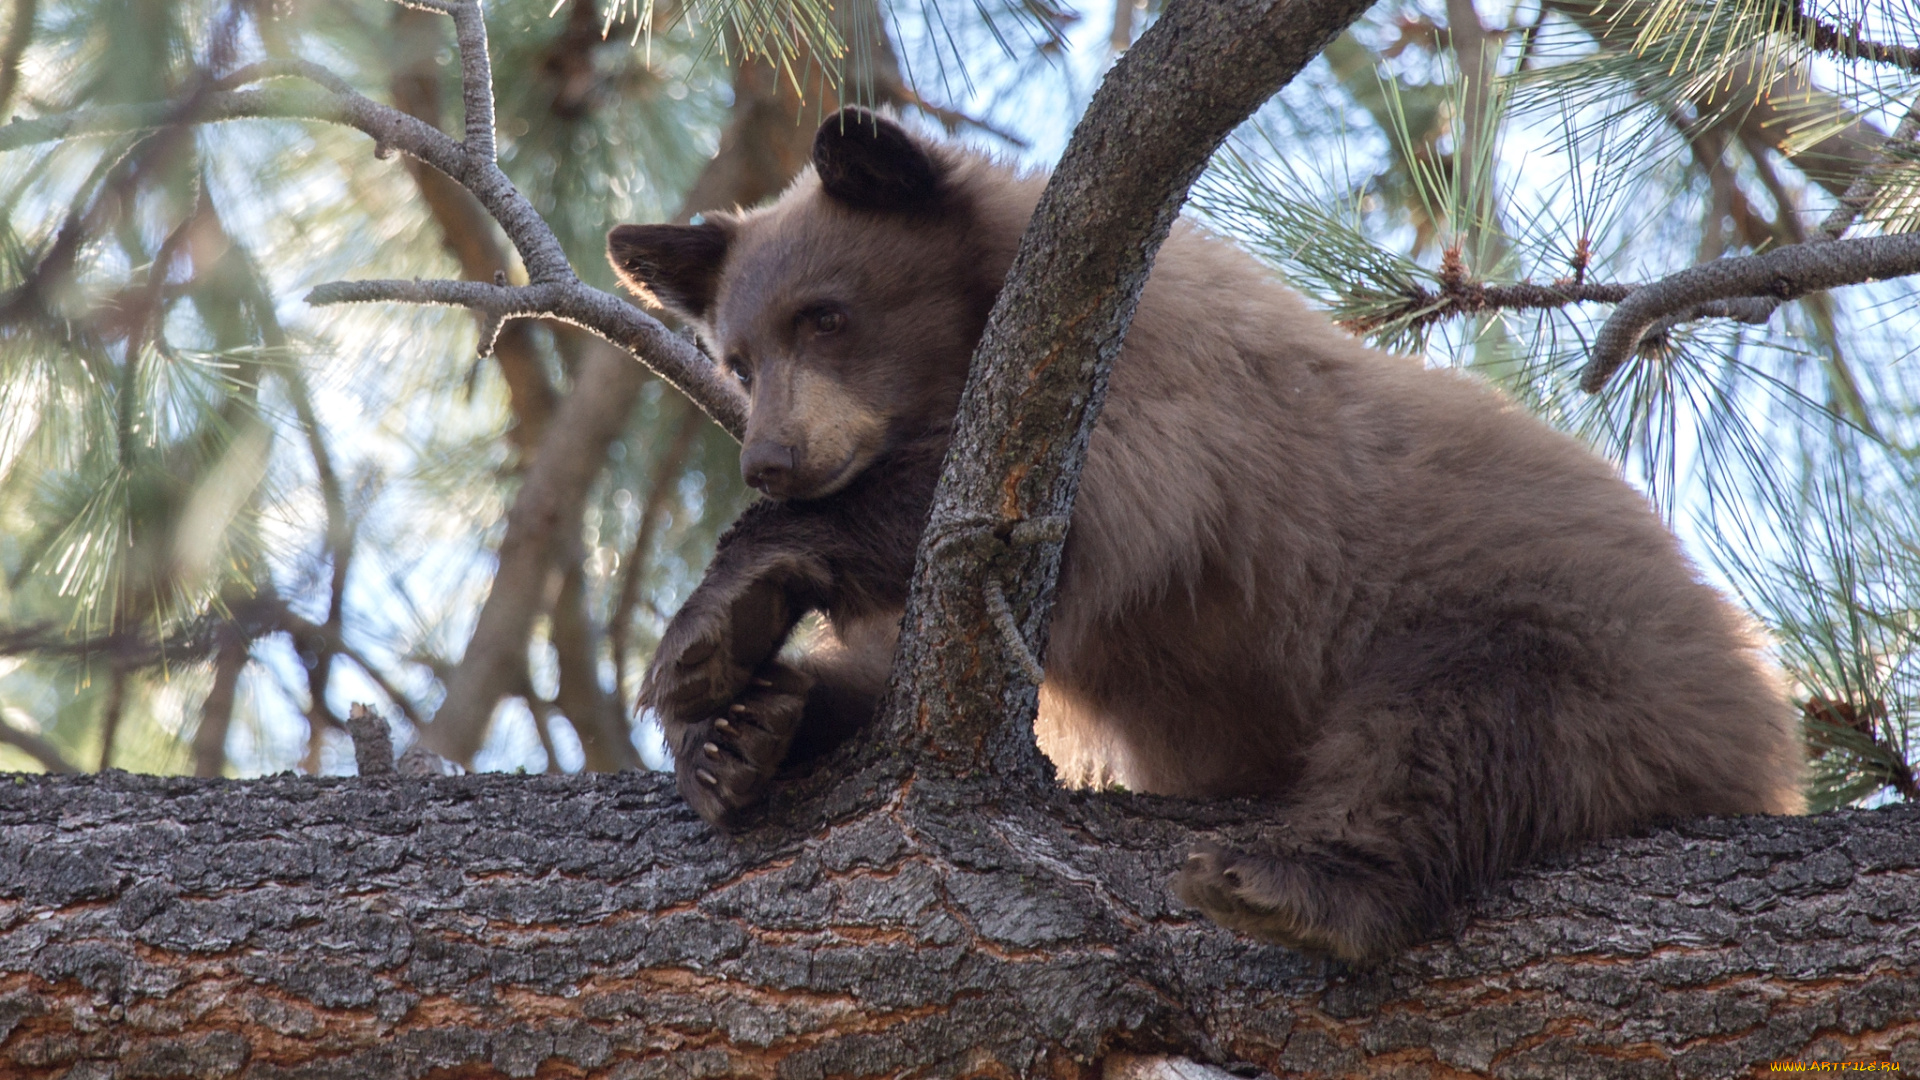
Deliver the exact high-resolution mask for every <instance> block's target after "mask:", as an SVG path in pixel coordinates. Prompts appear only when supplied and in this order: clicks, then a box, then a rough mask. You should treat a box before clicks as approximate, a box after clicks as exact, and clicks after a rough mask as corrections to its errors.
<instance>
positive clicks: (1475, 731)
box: [609, 110, 1802, 960]
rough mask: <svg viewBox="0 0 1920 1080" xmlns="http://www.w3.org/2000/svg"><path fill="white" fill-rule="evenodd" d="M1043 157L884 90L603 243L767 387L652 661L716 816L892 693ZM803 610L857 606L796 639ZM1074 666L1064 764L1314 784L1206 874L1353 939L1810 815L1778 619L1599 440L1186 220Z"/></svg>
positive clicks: (691, 784)
mask: <svg viewBox="0 0 1920 1080" xmlns="http://www.w3.org/2000/svg"><path fill="white" fill-rule="evenodd" d="M1041 183H1042V181H1040V180H1038V179H1033V178H1024V179H1023V178H1020V177H1017V176H1015V175H1014V174H1013V173H1011V172H1010V171H1009V170H1007V169H1005V168H1004V167H1002V166H1000V165H997V164H995V163H993V162H990V161H988V160H986V159H984V158H982V157H979V156H977V155H973V154H970V153H967V152H965V151H961V150H957V149H954V148H951V147H949V146H946V145H943V144H939V143H935V142H931V141H926V140H922V139H920V138H919V137H917V136H915V135H912V134H911V133H909V132H907V131H905V130H904V129H902V128H900V127H899V126H898V125H896V124H894V123H892V122H891V121H888V120H885V119H883V118H879V117H875V116H873V115H872V114H870V113H866V112H863V111H860V110H849V111H847V112H845V113H842V114H841V115H839V116H836V117H834V118H832V119H830V120H829V121H828V122H827V124H826V125H825V126H824V127H822V129H821V131H820V134H819V136H818V139H817V141H816V144H815V153H814V168H813V170H812V171H810V172H809V173H807V174H806V175H804V176H802V177H801V178H800V179H799V180H798V181H796V182H795V183H794V184H793V186H792V187H791V188H790V189H789V190H788V191H787V192H786V193H785V194H784V195H783V196H781V198H780V199H779V200H778V201H776V202H775V203H773V204H772V205H770V206H766V207H763V208H761V209H758V210H752V211H747V212H742V213H734V214H724V215H716V216H714V217H713V218H711V219H710V220H708V221H707V222H706V223H705V224H702V225H696V226H685V227H676V226H632V225H628V226H621V227H620V228H618V229H615V230H614V231H613V233H612V234H611V236H610V237H609V250H610V255H611V258H612V260H613V263H614V266H615V267H616V269H617V270H618V271H619V273H620V274H621V276H622V278H623V279H624V280H626V281H627V282H628V283H629V284H630V285H631V286H632V287H634V288H635V289H636V290H637V291H640V292H641V293H642V294H643V295H646V296H649V297H650V298H652V299H654V300H656V301H657V302H659V303H662V304H664V305H666V306H668V307H670V308H673V309H674V310H676V311H678V312H679V313H680V314H681V315H683V316H684V317H686V318H687V319H689V320H690V321H692V322H693V323H694V324H695V325H696V326H697V327H698V328H699V330H700V332H701V334H702V335H703V337H704V339H705V341H706V343H707V344H708V346H709V347H710V348H711V349H712V351H713V353H714V355H715V356H718V357H722V358H723V359H724V361H725V363H727V364H728V365H729V366H731V367H732V369H733V370H734V371H735V372H737V373H738V374H739V375H740V377H741V378H742V379H743V381H745V382H746V383H747V385H748V387H749V389H750V393H751V396H752V409H751V413H750V420H749V423H748V428H747V434H746V440H745V445H744V447H743V450H742V454H741V466H742V469H743V471H744V472H745V474H746V476H747V479H748V481H749V482H750V483H752V484H754V486H756V487H759V488H761V489H762V490H763V491H765V492H766V493H767V494H769V495H771V496H773V498H771V499H769V500H766V501H762V502H760V503H758V504H757V505H755V506H753V507H752V508H750V509H749V510H748V511H747V512H746V513H745V514H744V515H742V517H741V519H740V520H739V522H738V523H736V525H735V526H734V527H733V529H732V530H731V531H730V532H728V533H727V535H726V536H725V537H723V538H722V540H721V542H720V547H719V550H718V552H717V553H716V554H715V556H714V561H713V564H712V566H711V567H710V568H709V570H708V571H707V574H706V577H705V579H704V580H703V581H702V583H701V585H700V587H699V588H698V589H697V590H696V591H695V592H694V594H693V595H692V597H691V598H690V599H689V600H688V601H687V604H686V605H685V607H684V608H683V609H682V610H681V611H680V613H679V614H678V615H677V616H676V617H675V618H674V620H673V622H672V624H671V625H670V626H669V627H668V630H667V632H666V635H665V637H664V639H663V640H662V642H661V647H660V650H659V653H658V654H657V655H656V657H655V658H654V662H653V664H652V666H651V668H650V670H649V671H648V674H647V679H646V684H645V689H644V700H645V701H646V703H647V704H648V705H650V706H652V707H654V708H655V709H657V710H658V711H659V712H660V714H661V716H662V717H663V719H664V722H665V724H666V727H667V732H668V735H669V739H670V742H671V746H672V748H673V751H674V754H675V759H676V767H677V769H678V772H679V780H680V787H681V790H682V791H683V792H684V793H685V794H686V796H687V798H688V799H689V801H690V802H691V803H692V804H693V805H694V806H695V807H696V808H697V809H698V810H699V811H700V812H701V813H702V814H703V815H705V816H706V817H707V818H708V819H709V820H711V821H714V822H716V823H720V822H724V821H725V820H726V819H727V818H728V816H729V815H730V814H732V813H733V812H735V811H737V810H739V809H741V808H743V807H746V806H748V805H751V804H752V803H753V802H755V801H756V800H757V799H758V798H759V797H760V796H761V794H762V793H763V792H764V790H765V785H766V784H767V783H768V781H769V780H770V779H771V778H772V777H773V775H774V774H775V772H776V771H777V770H778V768H779V767H780V765H781V763H782V762H783V761H784V760H787V759H789V758H790V757H791V756H792V755H794V754H796V753H800V752H806V751H810V750H811V749H814V748H817V747H820V746H825V745H831V744H832V743H834V742H836V741H837V740H840V739H843V738H845V737H846V736H847V735H848V734H849V733H851V732H853V731H855V730H857V728H858V727H859V725H860V724H861V723H863V722H865V721H866V719H867V718H868V717H869V716H870V715H871V713H872V711H873V708H874V702H875V699H876V697H877V695H878V693H879V691H880V689H881V686H882V684H883V681H884V678H885V674H886V670H887V666H888V662H889V660H890V658H891V656H892V650H893V644H894V640H895V637H896V635H897V626H898V619H899V615H900V611H901V607H902V604H903V602H904V600H905V591H906V587H907V582H908V576H909V574H910V572H911V570H912V566H913V552H914V545H915V542H916V540H917V538H918V534H919V532H920V528H921V525H922V524H923V523H924V521H925V519H926V514H927V510H928V506H929V504H930V500H931V493H932V490H933V485H934V482H935V480H936V478H937V474H938V470H939V464H940V460H941V455H942V453H943V452H944V449H945V445H946V440H947V437H948V430H949V428H950V425H951V422H952V417H953V413H954V411H955V408H956V404H957V402H958V400H959V394H960V389H961V384H962V382H963V380H964V379H965V376H966V369H967V362H968V359H969V357H970V356H971V354H972V352H973V348H974V345H975V343H976V342H977V341H978V339H979V336H980V333H981V330H982V328H983V326H984V324H985V320H986V317H987V313H988V309H989V307H990V306H991V304H992V302H993V297H994V294H995V292H996V291H997V290H998V288H999V286H1000V283H1001V282H1002V281H1003V280H1004V278H1005V275H1006V272H1007V269H1008V267H1009V265H1010V264H1011V261H1012V257H1013V252H1014V248H1015V245H1016V244H1017V242H1018V240H1019V237H1020V234H1021V231H1022V229H1023V228H1024V227H1025V224H1026V221H1027V218H1028V217H1029V216H1030V214H1031V212H1032V209H1033V206H1034V204H1035V201H1036V200H1037V198H1038V195H1039V189H1040V186H1041ZM810 610H819V611H822V612H824V613H825V614H826V616H827V617H828V620H829V622H830V625H831V627H832V631H833V633H832V634H831V635H830V637H829V640H828V641H827V642H826V643H825V644H824V645H822V646H820V647H819V648H817V649H815V650H814V651H813V652H812V653H810V654H809V655H808V656H807V657H806V658H805V659H804V660H803V661H802V662H801V663H800V664H799V665H798V666H792V667H790V666H788V665H785V664H782V663H780V662H779V661H778V660H776V659H775V653H776V652H777V650H778V649H779V648H780V646H781V644H782V643H783V642H784V641H785V639H786V638H787V636H788V634H789V633H790V631H791V630H792V628H793V626H794V624H795V622H796V621H797V620H798V619H799V618H800V617H801V616H802V615H804V614H805V613H806V612H807V611H810ZM1045 666H1046V675H1047V677H1046V682H1045V684H1044V686H1043V687H1042V689H1041V710H1040V717H1039V721H1038V734H1039V740H1040V744H1041V747H1042V748H1043V749H1044V750H1045V751H1046V753H1047V755H1048V756H1049V757H1051V758H1052V759H1053V761H1054V762H1055V763H1056V764H1057V765H1058V766H1059V769H1060V773H1061V775H1062V777H1063V778H1064V779H1065V780H1067V781H1068V782H1070V783H1075V784H1085V785H1104V784H1114V783H1117V784H1122V785H1124V786H1126V787H1127V788H1129V789H1132V790H1134V791H1144V792H1158V793H1163V794H1168V795H1182V796H1191V797H1196V798H1212V797H1222V796H1232V795H1257V796H1262V797H1266V798H1270V799H1274V800H1278V801H1280V802H1281V803H1282V804H1283V805H1284V807H1285V810H1284V814H1283V816H1282V818H1281V819H1280V820H1279V821H1278V822H1276V823H1275V826H1274V828H1273V829H1271V830H1270V831H1269V834H1268V839H1267V840H1266V841H1263V847H1262V849H1261V850H1257V851H1234V850H1227V849H1225V848H1221V847H1217V846H1207V847H1203V848H1202V849H1200V850H1198V851H1196V852H1195V853H1194V854H1193V856H1192V857H1191V858H1190V859H1189V860H1188V862H1187V865H1186V867H1185V868H1184V869H1183V871H1182V873H1181V875H1180V877H1179V879H1178V881H1177V882H1176V887H1177V889H1178V890H1179V893H1180V895H1181V896H1182V897H1183V898H1184V899H1186V900H1187V901H1188V902H1190V903H1192V904H1194V905H1195V906H1197V907H1199V908H1201V909H1202V910H1204V911H1206V912H1207V913H1208V914H1209V915H1211V916H1212V917H1214V918H1215V919H1217V920H1219V921H1220V922H1223V923H1225V924H1227V925H1229V926H1232V927H1236V928H1238V929H1241V930H1244V931H1247V932H1249V933H1252V934H1255V935H1258V936H1261V937H1264V938H1267V939H1269V940H1274V941H1279V942H1282V943H1285V944H1289V945H1292V946H1295V947H1299V948H1304V949H1309V950H1313V951H1318V952H1324V953H1330V954H1333V955H1336V956H1339V957H1343V958H1346V959H1349V960H1370V959H1375V958H1378V957H1380V956H1382V955H1385V954H1387V953H1389V952H1391V951H1392V950H1394V949H1396V948H1399V947H1400V946H1402V945H1404V944H1406V943H1407V942H1409V941H1410V940H1412V939H1414V938H1415V937H1417V936H1418V935H1420V934H1422V933H1428V932H1431V931H1432V930H1433V929H1435V928H1436V927H1437V926H1439V925H1440V924H1441V923H1442V922H1443V921H1444V919H1445V916H1446V914H1447V913H1448V912H1449V910H1450V909H1452V908H1453V907H1454V906H1455V905H1456V904H1457V903H1458V902H1459V901H1461V900H1463V899H1465V898H1467V897H1469V896H1470V895H1471V894H1472V893H1473V892H1474V891H1475V890H1476V889H1479V888H1481V887H1482V886H1484V885H1485V884H1486V883H1488V882H1489V881H1490V880H1492V879H1493V878H1495V877H1496V876H1498V875H1499V874H1500V873H1502V872H1503V871H1505V870H1506V869H1508V868H1510V867H1512V866H1514V865H1515V864H1516V863H1519V862H1521V861H1523V860H1526V859H1529V858H1532V857H1535V856H1537V855H1540V854H1542V853H1545V852H1548V851H1552V850H1556V849H1563V848H1566V847H1568V846H1570V845H1574V844H1578V843H1580V842H1582V841H1585V840H1589V839H1592V838H1595V837H1600V836H1606V835H1609V834H1615V833H1620V832H1624V831H1628V830H1632V829H1634V828H1636V827H1638V826H1641V825H1643V824H1645V823H1647V822H1650V821H1653V820H1656V819H1661V818H1672V817H1680V816H1686V815H1695V814H1714V813H1718V814H1738V813H1755V812H1767V813H1792V812H1796V811H1799V810H1800V809H1801V808H1802V803H1801V798H1800V795H1799V793H1798V792H1799V774H1800V757H1801V752H1800V749H1799V741H1798V738H1797V735H1796V728H1795V726H1794V723H1793V719H1792V715H1791V711H1790V709H1789V708H1788V707H1787V705H1786V701H1785V695H1784V692H1783V689H1782V687H1781V685H1780V682H1779V679H1778V676H1777V675H1776V673H1775V671H1774V670H1773V669H1772V668H1771V667H1770V666H1769V665H1768V663H1767V662H1766V660H1765V659H1764V658H1763V657H1762V655H1761V653H1760V650H1759V641H1758V639H1757V637H1756V634H1755V631H1754V629H1753V627H1752V626H1751V625H1750V624H1749V623H1748V621H1747V620H1746V619H1745V618H1743V617H1742V616H1741V615H1740V614H1739V613H1738V612H1736V611H1735V610H1734V609H1733V608H1732V607H1731V606H1730V605H1729V604H1728V603H1727V602H1726V601H1725V600H1724V599H1723V598H1722V597H1720V596H1719V595H1718V594H1716V593H1715V592H1714V591H1713V590H1712V589H1711V588H1709V587H1707V586H1706V585H1704V584H1702V583H1701V582H1700V581H1699V580H1698V577H1697V575H1696V574H1695V572H1694V570H1693V568H1692V567H1691V566H1690V565H1689V564H1688V562H1687V560H1686V558H1685V557H1684V556H1683V555H1682V554H1681V552H1680V550H1679V547H1678V545H1677V544H1676V542H1675V541H1674V538H1673V537H1672V535H1671V534H1670V533H1669V532H1668V531H1667V530H1666V528H1665V527H1664V526H1663V525H1662V524H1661V523H1660V521H1659V520H1658V518H1657V517H1656V516H1655V515H1654V513H1653V512H1652V511H1651V509H1650V508H1649V507H1648V506H1647V504H1646V502H1645V500H1643V499H1642V498H1641V497H1640V496H1639V495H1638V494H1636V493H1635V492H1634V491H1633V490H1632V489H1631V488H1629V487H1628V486H1627V485H1626V484H1625V483H1623V482H1622V481H1621V480H1620V478H1619V477H1618V476H1616V475H1615V472H1614V470H1613V469H1612V468H1611V467H1609V466H1608V465H1607V463H1606V462H1604V461H1602V460H1600V459H1599V458H1597V457H1595V456H1594V455H1593V454H1591V453H1590V452H1588V451H1587V450H1586V449H1585V448H1584V447H1582V446H1580V445H1579V444H1578V443H1576V442H1575V441H1574V440H1572V439H1570V438H1568V437H1567V436H1565V435H1562V434H1559V433H1557V432H1555V431H1553V430H1551V429H1549V428H1548V427H1547V426H1546V425H1544V424H1542V423H1540V422H1539V421H1538V420H1536V419H1534V418H1533V417H1531V416H1529V415H1528V414H1526V413H1525V412H1523V411H1521V410H1520V409H1518V408H1516V407H1515V406H1514V405H1513V404H1512V403H1511V402H1508V401H1507V400H1505V399H1503V398H1502V397H1501V396H1499V395H1498V394H1497V393H1494V392H1493V391H1491V390H1489V389H1488V388H1486V387H1485V386H1482V385H1481V384H1480V383H1479V382H1477V381H1475V380H1474V379H1472V378H1469V377H1465V376H1462V375H1459V374H1455V373H1452V372H1446V371H1435V370H1429V369H1426V368H1424V367H1423V366H1422V365H1421V364H1420V363H1419V362H1418V361H1416V360H1412V359H1408V358H1405V357H1398V356H1389V355H1386V354H1384V353H1380V352H1377V351H1374V350H1372V349H1369V348H1367V347H1366V346H1364V345H1362V344H1361V343H1359V342H1357V341H1355V340H1354V339H1352V338H1350V337H1348V336H1347V335H1345V334H1343V333H1341V332H1340V331H1338V330H1337V329H1335V328H1334V327H1333V326H1331V325H1330V324H1329V323H1328V322H1327V320H1326V319H1325V318H1324V317H1322V316H1320V315H1318V314H1316V313H1314V312H1313V311H1311V310H1309V309H1308V308H1307V307H1306V305H1305V304H1304V303H1303V302H1302V300H1301V299H1300V297H1299V296H1297V295H1296V294H1294V293H1293V292H1291V291H1290V290H1288V289H1287V288H1285V287H1284V286H1282V285H1281V284H1280V283H1279V282H1278V281H1276V280H1274V278H1273V276H1272V275H1271V274H1270V273H1268V272H1267V271H1265V270H1263V269H1262V268H1261V267H1259V266H1258V265H1257V264H1255V263H1254V262H1253V260H1251V259H1250V258H1249V257H1247V256H1246V255H1245V254H1243V253H1241V252H1240V251H1238V250H1237V249H1235V248H1234V247H1232V246H1230V245H1229V244H1227V243H1224V242H1222V241H1220V240H1218V239H1215V238H1213V237H1211V236H1208V235H1206V234H1205V233H1203V232H1202V231H1201V230H1199V229H1198V228H1196V227H1194V226H1193V225H1191V224H1190V223H1187V222H1184V221H1183V222H1181V223H1179V224H1178V225H1176V226H1175V228H1174V230H1173V234H1172V236H1171V237H1170V238H1169V239H1168V241H1167V243H1166V245H1165V247H1164V248H1163V249H1162V250H1161V252H1160V255H1159V258H1158V261H1157V262H1156V263H1155V265H1154V268H1153V274H1152V277H1151V279H1150V280H1149V282H1148V284H1147V287H1146V291H1145V293H1144V295H1143V296H1142V298H1141V301H1140V305H1139V310H1138V314H1137V315H1136V316H1135V318H1134V321H1133V327H1132V330H1131V332H1130V333H1129V335H1128V337H1127V339H1126V346H1125V349H1124V350H1123V351H1122V352H1121V354H1120V356H1119V359H1118V361H1117V362H1116V363H1115V365H1114V369H1113V375H1112V381H1111V384H1110V392H1109V395H1108V398H1107V403H1106V409H1105V412H1104V413H1103V414H1102V415H1101V417H1100V421H1099V425H1098V427H1097V428H1096V430H1095V432H1094V436H1093V441H1092V444H1091V447H1090V449H1089V451H1088V456H1087V463H1086V471H1085V474H1084V479H1083V483H1082V485H1081V488H1080V495H1079V501H1078V504H1077V506H1076V507H1075V510H1074V514H1073V520H1072V528H1071V531H1070V533H1069V535H1068V540H1067V547H1066V554H1065V563H1064V569H1063V571H1062V575H1061V582H1060V590H1059V600H1058V605H1057V607H1056V610H1055V614H1054V622H1053V631H1052V640H1051V646H1050V650H1049V653H1048V655H1047V657H1046V665H1045Z"/></svg>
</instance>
